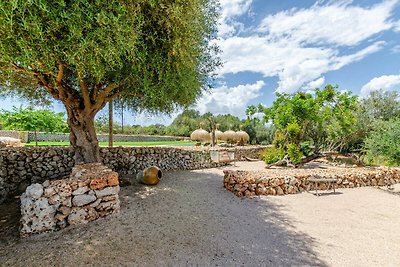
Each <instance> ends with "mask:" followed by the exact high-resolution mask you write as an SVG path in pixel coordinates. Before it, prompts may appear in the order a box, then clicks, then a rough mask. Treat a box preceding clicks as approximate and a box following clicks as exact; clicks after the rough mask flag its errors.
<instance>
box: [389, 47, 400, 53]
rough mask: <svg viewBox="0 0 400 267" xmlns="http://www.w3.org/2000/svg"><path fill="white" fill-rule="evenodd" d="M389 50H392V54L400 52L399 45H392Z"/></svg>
mask: <svg viewBox="0 0 400 267" xmlns="http://www.w3.org/2000/svg"><path fill="white" fill-rule="evenodd" d="M390 51H392V53H394V54H397V53H400V45H395V46H393V47H392V49H390Z"/></svg>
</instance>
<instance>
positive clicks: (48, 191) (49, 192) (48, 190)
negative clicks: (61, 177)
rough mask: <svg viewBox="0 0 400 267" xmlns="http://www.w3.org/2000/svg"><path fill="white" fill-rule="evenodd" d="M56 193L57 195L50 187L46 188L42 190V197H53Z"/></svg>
mask: <svg viewBox="0 0 400 267" xmlns="http://www.w3.org/2000/svg"><path fill="white" fill-rule="evenodd" d="M56 193H57V192H56V190H55V189H54V188H53V187H51V186H50V187H47V188H45V189H44V194H43V195H44V197H46V198H49V197H51V196H53V195H55V194H56Z"/></svg>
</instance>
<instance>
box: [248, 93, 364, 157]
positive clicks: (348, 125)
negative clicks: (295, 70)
mask: <svg viewBox="0 0 400 267" xmlns="http://www.w3.org/2000/svg"><path fill="white" fill-rule="evenodd" d="M337 89H338V87H337V86H332V85H327V86H326V87H325V88H324V89H322V90H321V89H316V90H315V93H313V94H311V93H305V92H298V93H295V94H277V99H276V100H275V101H274V103H273V105H272V107H269V108H264V110H263V111H264V114H265V117H264V120H265V121H271V122H272V124H273V125H274V128H275V130H276V132H275V137H274V144H275V146H276V147H277V148H280V149H282V150H284V151H285V152H287V154H288V155H289V158H290V160H291V161H292V162H293V163H300V162H301V157H302V156H303V155H305V154H308V153H310V152H312V151H313V152H319V151H320V150H321V149H324V150H341V149H343V148H344V147H345V146H346V145H347V144H348V141H349V140H350V139H351V138H352V135H353V133H354V131H355V125H356V123H357V116H356V111H357V109H358V99H357V97H356V96H354V95H352V94H351V93H349V92H340V91H338V90H337ZM259 109H261V110H262V109H263V108H262V107H259ZM254 112H255V109H254V108H251V109H248V113H249V114H252V113H254ZM310 146H312V147H313V149H312V150H310ZM305 156H307V155H305Z"/></svg>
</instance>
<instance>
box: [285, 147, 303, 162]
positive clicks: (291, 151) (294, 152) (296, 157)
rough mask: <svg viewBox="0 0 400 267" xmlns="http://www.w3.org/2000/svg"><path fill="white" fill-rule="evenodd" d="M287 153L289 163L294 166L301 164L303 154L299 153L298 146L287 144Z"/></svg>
mask: <svg viewBox="0 0 400 267" xmlns="http://www.w3.org/2000/svg"><path fill="white" fill-rule="evenodd" d="M287 153H288V156H289V159H290V161H291V162H293V163H294V164H299V163H301V158H302V157H303V153H301V151H300V147H299V146H298V145H295V144H288V145H287Z"/></svg>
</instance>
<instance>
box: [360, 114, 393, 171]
mask: <svg viewBox="0 0 400 267" xmlns="http://www.w3.org/2000/svg"><path fill="white" fill-rule="evenodd" d="M399 136H400V119H399V118H393V119H391V120H388V121H378V122H376V123H375V124H374V129H373V130H372V132H371V133H370V135H369V136H368V137H367V138H366V140H365V145H364V150H365V152H366V158H367V160H368V161H369V163H371V164H385V165H395V166H399V165H400V138H399Z"/></svg>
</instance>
